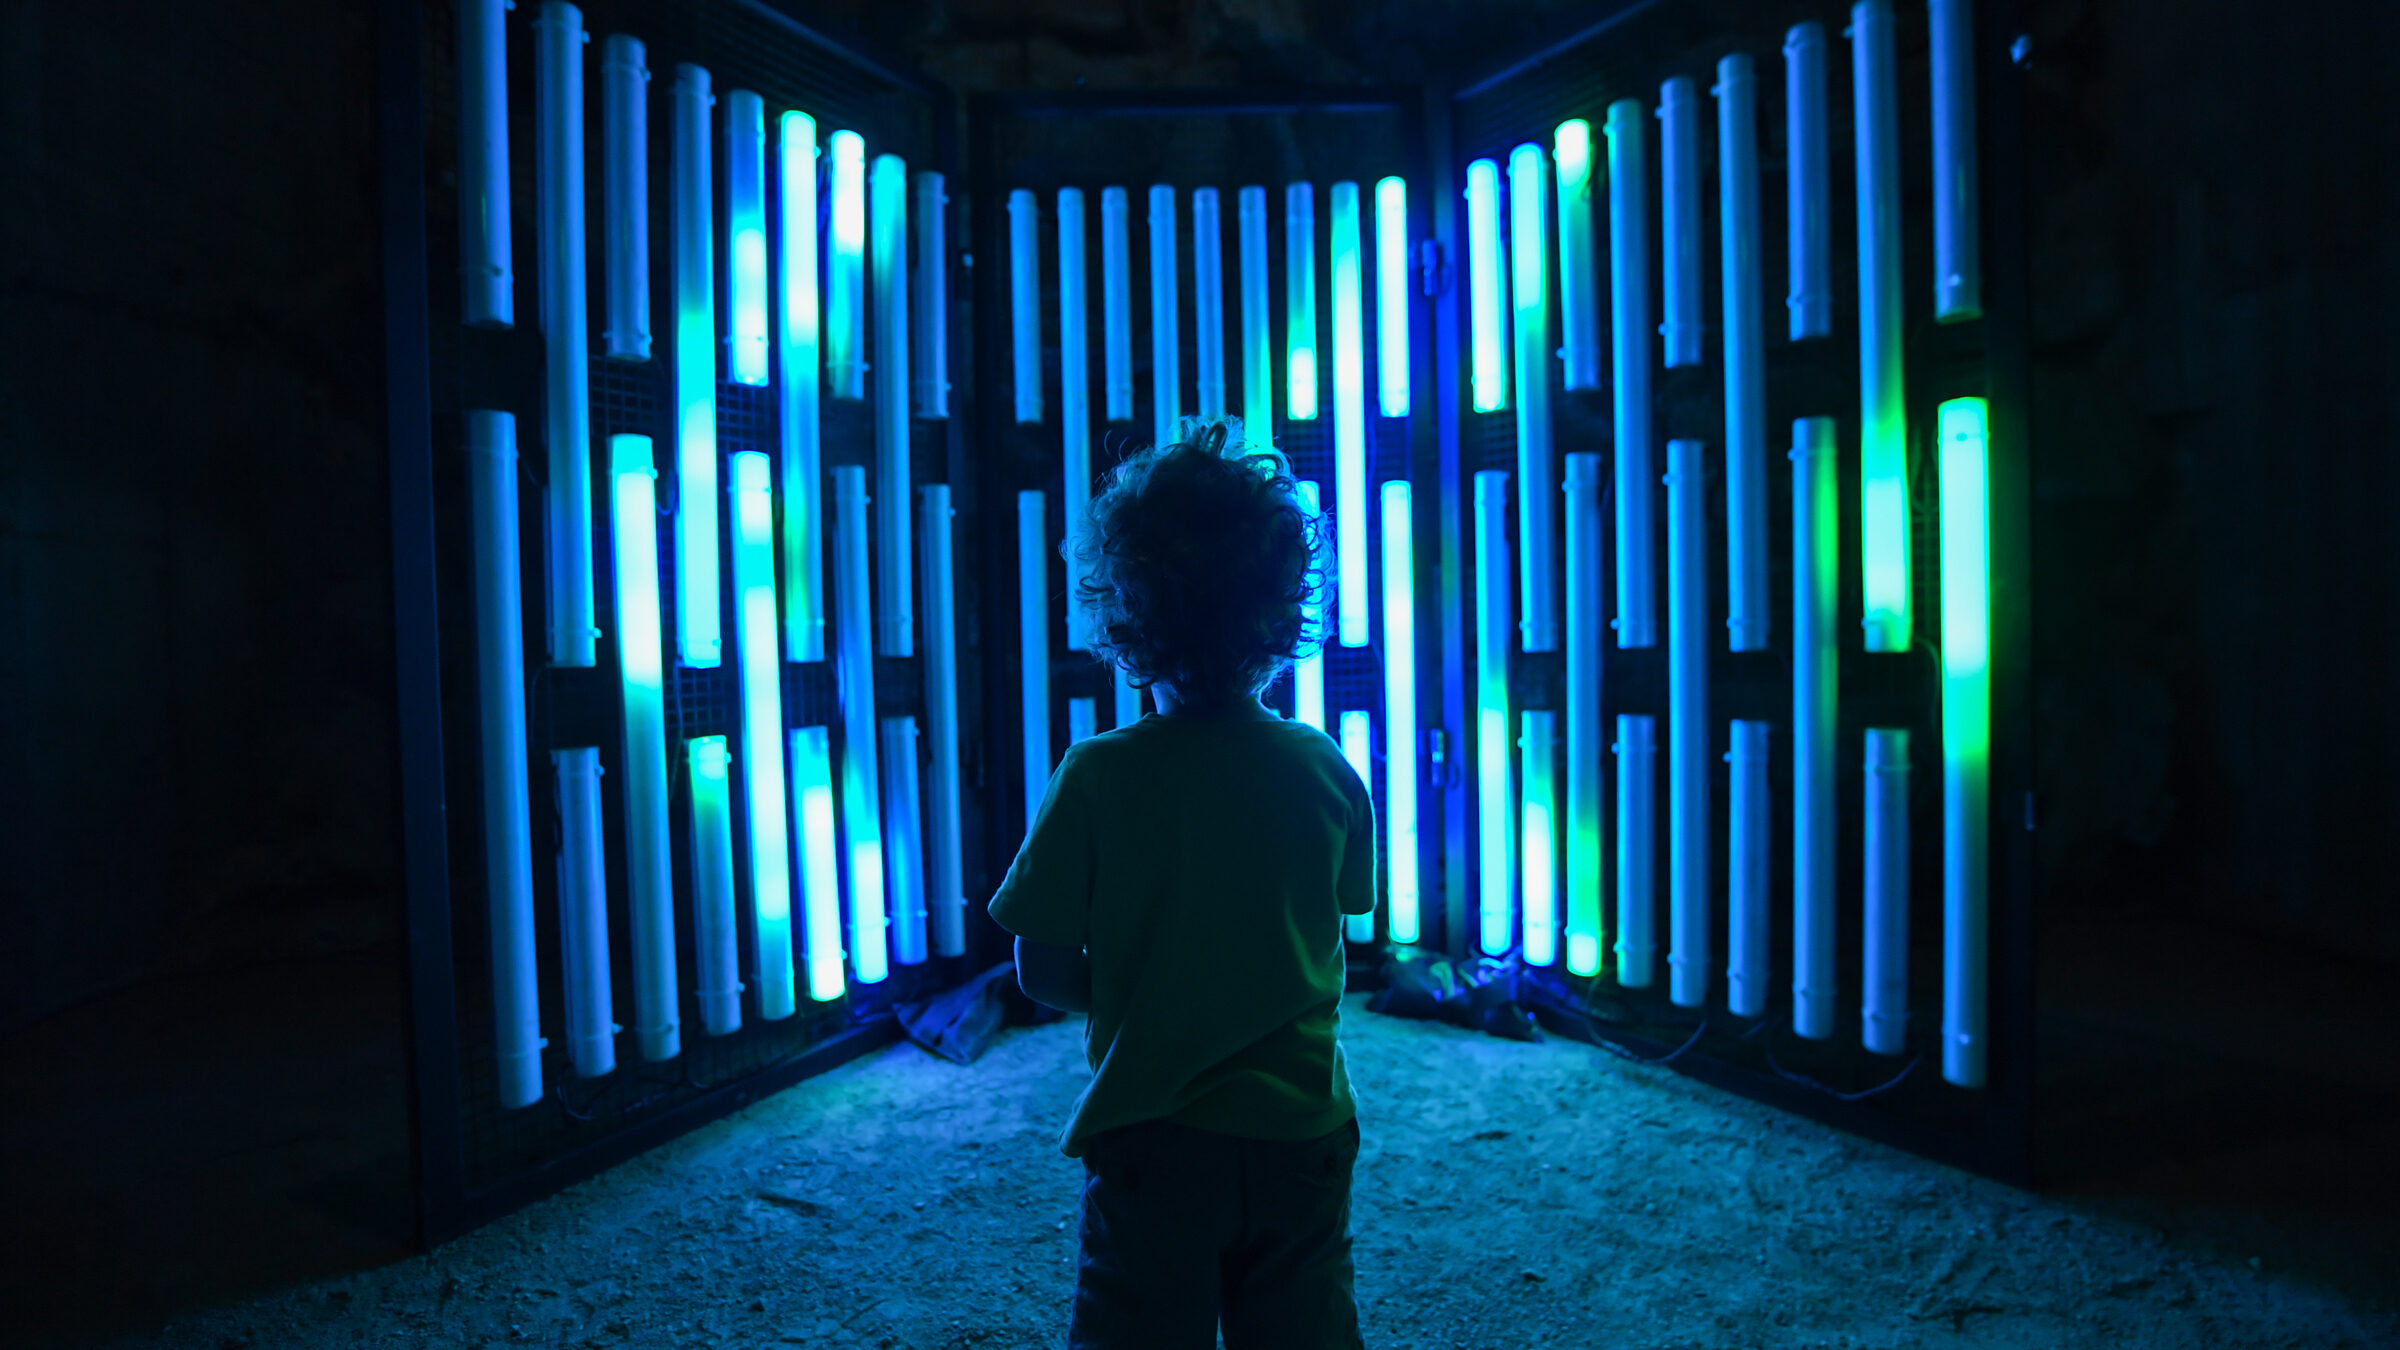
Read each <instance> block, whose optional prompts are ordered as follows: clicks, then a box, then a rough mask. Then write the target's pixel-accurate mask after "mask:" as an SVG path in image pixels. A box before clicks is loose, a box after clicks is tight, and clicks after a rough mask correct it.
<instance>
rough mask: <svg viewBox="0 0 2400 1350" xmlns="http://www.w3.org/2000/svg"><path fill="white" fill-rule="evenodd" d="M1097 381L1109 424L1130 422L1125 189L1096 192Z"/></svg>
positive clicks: (1130, 305) (1130, 311) (1130, 286)
mask: <svg viewBox="0 0 2400 1350" xmlns="http://www.w3.org/2000/svg"><path fill="white" fill-rule="evenodd" d="M1100 349H1101V363H1102V364H1101V380H1102V383H1103V385H1104V386H1105V392H1106V394H1107V401H1108V409H1107V414H1108V420H1109V421H1111V422H1130V421H1132V420H1133V245H1132V243H1131V242H1130V241H1129V240H1128V239H1127V237H1126V232H1125V189H1123V188H1121V187H1112V188H1102V189H1100Z"/></svg>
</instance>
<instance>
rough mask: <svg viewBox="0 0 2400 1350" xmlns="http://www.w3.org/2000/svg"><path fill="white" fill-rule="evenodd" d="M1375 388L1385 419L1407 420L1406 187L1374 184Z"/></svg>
mask: <svg viewBox="0 0 2400 1350" xmlns="http://www.w3.org/2000/svg"><path fill="white" fill-rule="evenodd" d="M1375 388H1376V395H1377V398H1376V406H1377V409H1378V411H1380V412H1381V413H1382V414H1383V415H1384V416H1386V417H1406V416H1408V185H1407V184H1405V183H1403V182H1401V181H1400V180H1399V179H1397V178H1384V179H1379V180H1377V182H1376V184H1375Z"/></svg>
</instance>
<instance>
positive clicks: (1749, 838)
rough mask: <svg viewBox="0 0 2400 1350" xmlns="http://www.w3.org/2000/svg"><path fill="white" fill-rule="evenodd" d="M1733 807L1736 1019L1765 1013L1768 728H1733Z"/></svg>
mask: <svg viewBox="0 0 2400 1350" xmlns="http://www.w3.org/2000/svg"><path fill="white" fill-rule="evenodd" d="M1726 760H1727V762H1728V763H1730V764H1732V765H1733V775H1732V777H1733V783H1732V788H1733V792H1732V796H1733V802H1732V807H1731V810H1730V811H1729V813H1728V814H1729V815H1730V817H1731V821H1730V825H1731V828H1732V831H1733V848H1732V851H1731V852H1730V853H1729V854H1728V855H1727V857H1728V858H1729V860H1730V865H1731V867H1732V870H1733V877H1732V883H1731V886H1730V889H1729V893H1728V898H1727V901H1726V905H1725V927H1726V933H1725V948H1726V955H1727V957H1728V959H1729V960H1730V961H1731V965H1730V966H1728V967H1727V970H1726V980H1725V1005H1726V1006H1727V1007H1728V1008H1730V1009H1732V1010H1733V1013H1734V1015H1735V1016H1737V1017H1760V1016H1764V1015H1765V1013H1766V1011H1767V982H1768V979H1769V974H1768V970H1767V839H1768V836H1769V835H1771V834H1772V833H1773V832H1774V829H1775V824H1774V820H1773V817H1772V815H1771V814H1770V813H1771V812H1773V810H1774V803H1773V801H1772V799H1771V798H1769V797H1768V796H1767V724H1766V723H1764V722H1753V721H1748V720H1745V719H1741V718H1736V719H1734V723H1733V752H1732V753H1731V754H1730V755H1728V756H1726Z"/></svg>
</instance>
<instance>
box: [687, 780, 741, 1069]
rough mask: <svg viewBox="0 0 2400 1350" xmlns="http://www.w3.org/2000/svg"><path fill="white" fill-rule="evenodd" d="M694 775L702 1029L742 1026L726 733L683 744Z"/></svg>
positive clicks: (696, 953)
mask: <svg viewBox="0 0 2400 1350" xmlns="http://www.w3.org/2000/svg"><path fill="white" fill-rule="evenodd" d="M683 747H684V754H685V758H686V767H687V768H688V769H689V770H690V772H691V776H692V964H693V967H694V969H695V972H696V973H695V983H696V985H697V987H696V988H694V989H693V990H692V999H693V1001H694V1002H696V1003H698V1004H699V1005H700V1029H701V1030H703V1031H705V1032H707V1033H708V1034H709V1035H711V1036H726V1035H731V1034H732V1033H734V1032H736V1031H739V1030H741V1029H742V981H741V976H740V974H739V971H740V950H739V941H738V939H737V937H736V936H735V933H734V924H733V782H732V771H731V769H730V767H729V766H730V765H731V764H732V762H733V756H732V755H731V754H729V753H727V751H726V748H725V738H724V737H722V736H694V737H693V738H692V739H690V740H688V741H685V742H684V743H683Z"/></svg>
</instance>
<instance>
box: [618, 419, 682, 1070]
mask: <svg viewBox="0 0 2400 1350" xmlns="http://www.w3.org/2000/svg"><path fill="white" fill-rule="evenodd" d="M608 452H609V480H610V484H611V492H610V498H609V501H610V511H609V542H610V551H611V552H613V553H614V554H615V555H616V564H617V566H616V582H617V585H616V592H617V693H618V698H619V700H620V702H621V703H622V705H623V708H624V714H625V908H626V911H627V914H628V916H629V918H630V920H631V926H632V939H633V1030H634V1035H635V1037H636V1038H637V1040H638V1041H639V1042H640V1045H641V1054H642V1058H643V1059H646V1060H651V1061H657V1060H662V1059H673V1058H674V1057H675V1055H676V1053H677V1052H678V1051H679V1050H681V1048H682V1038H681V1037H680V1036H679V1035H678V1033H677V1031H676V1026H675V879H674V877H673V875H672V874H671V873H670V871H669V869H668V863H667V710H666V697H665V688H666V670H665V666H666V657H665V653H664V649H663V645H662V644H663V640H662V639H661V637H660V635H659V631H658V492H657V487H656V484H655V482H654V480H655V479H656V478H657V476H658V475H657V470H656V469H655V468H654V467H653V466H652V463H651V458H650V438H649V437H647V436H611V437H609V438H608Z"/></svg>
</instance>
